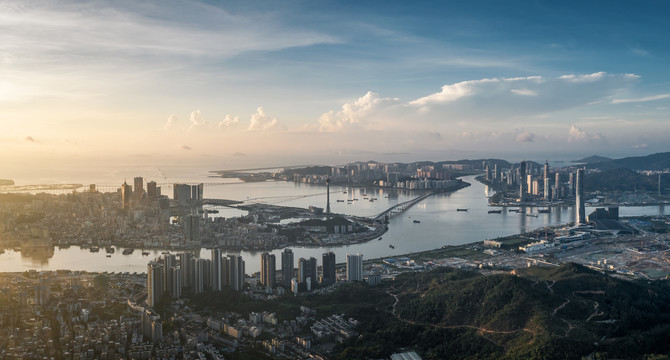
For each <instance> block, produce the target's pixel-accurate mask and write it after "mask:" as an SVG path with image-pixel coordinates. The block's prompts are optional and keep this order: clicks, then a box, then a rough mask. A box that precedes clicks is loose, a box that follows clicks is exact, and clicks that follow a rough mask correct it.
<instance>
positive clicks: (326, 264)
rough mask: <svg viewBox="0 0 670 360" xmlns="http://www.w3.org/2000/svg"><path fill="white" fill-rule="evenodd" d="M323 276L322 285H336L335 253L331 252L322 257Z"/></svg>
mask: <svg viewBox="0 0 670 360" xmlns="http://www.w3.org/2000/svg"><path fill="white" fill-rule="evenodd" d="M322 260H323V262H322V265H323V275H322V276H321V284H323V285H330V284H334V283H335V280H336V278H335V253H334V252H332V251H330V252H327V253H323V255H322Z"/></svg>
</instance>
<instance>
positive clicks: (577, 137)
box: [568, 124, 603, 142]
mask: <svg viewBox="0 0 670 360" xmlns="http://www.w3.org/2000/svg"><path fill="white" fill-rule="evenodd" d="M568 135H569V136H568V141H569V142H577V141H594V140H602V139H603V136H602V134H599V133H598V134H589V133H587V132H586V131H584V130H582V129H580V128H578V127H577V125H575V124H572V125H571V126H570V130H568Z"/></svg>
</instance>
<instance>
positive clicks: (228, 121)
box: [219, 114, 240, 129]
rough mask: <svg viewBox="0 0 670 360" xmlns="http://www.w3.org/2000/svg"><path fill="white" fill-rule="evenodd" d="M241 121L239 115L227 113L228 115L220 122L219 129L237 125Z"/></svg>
mask: <svg viewBox="0 0 670 360" xmlns="http://www.w3.org/2000/svg"><path fill="white" fill-rule="evenodd" d="M239 122H240V117H239V116H234V117H233V116H232V115H229V114H226V117H225V118H224V119H223V120H221V122H220V123H219V129H221V128H226V127H231V126H234V125H237V124H238V123H239Z"/></svg>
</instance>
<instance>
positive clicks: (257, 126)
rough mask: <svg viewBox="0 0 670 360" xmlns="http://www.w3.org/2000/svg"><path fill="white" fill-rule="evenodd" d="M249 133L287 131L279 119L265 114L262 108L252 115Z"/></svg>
mask: <svg viewBox="0 0 670 360" xmlns="http://www.w3.org/2000/svg"><path fill="white" fill-rule="evenodd" d="M247 130H248V131H272V130H286V127H285V126H282V125H280V124H279V120H277V118H271V117H269V116H267V115H266V114H265V110H263V107H262V106H259V107H258V109H256V113H255V114H253V115H251V120H250V121H249V127H248V128H247Z"/></svg>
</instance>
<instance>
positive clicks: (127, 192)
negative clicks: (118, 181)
mask: <svg viewBox="0 0 670 360" xmlns="http://www.w3.org/2000/svg"><path fill="white" fill-rule="evenodd" d="M132 192H133V187H132V186H130V185H128V183H127V182H125V181H124V182H123V185H121V206H122V207H123V208H124V209H129V208H130V197H131V194H132Z"/></svg>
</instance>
